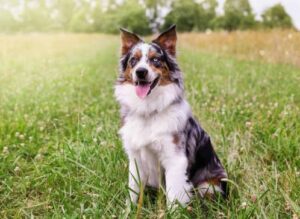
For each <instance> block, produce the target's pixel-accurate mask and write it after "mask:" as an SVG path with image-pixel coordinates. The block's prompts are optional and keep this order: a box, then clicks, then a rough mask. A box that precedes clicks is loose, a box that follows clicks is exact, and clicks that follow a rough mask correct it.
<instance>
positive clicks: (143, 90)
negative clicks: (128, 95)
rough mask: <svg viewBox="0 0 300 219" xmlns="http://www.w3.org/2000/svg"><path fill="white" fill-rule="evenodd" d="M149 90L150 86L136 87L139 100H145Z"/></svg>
mask: <svg viewBox="0 0 300 219" xmlns="http://www.w3.org/2000/svg"><path fill="white" fill-rule="evenodd" d="M149 90H150V84H146V85H136V86H135V92H136V95H138V96H139V98H141V99H144V98H145V97H146V96H147V94H148V92H149Z"/></svg>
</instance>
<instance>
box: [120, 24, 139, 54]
mask: <svg viewBox="0 0 300 219" xmlns="http://www.w3.org/2000/svg"><path fill="white" fill-rule="evenodd" d="M120 31H121V39H122V55H125V54H127V53H128V51H129V50H130V49H131V48H132V47H133V46H134V45H136V44H137V43H139V42H143V40H142V39H141V38H140V37H139V36H138V35H136V34H134V33H131V32H129V31H128V30H125V29H123V28H120Z"/></svg>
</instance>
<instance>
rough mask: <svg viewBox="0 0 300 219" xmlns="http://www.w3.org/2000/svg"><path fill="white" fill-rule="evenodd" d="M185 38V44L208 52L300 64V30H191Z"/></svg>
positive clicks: (271, 61) (183, 38)
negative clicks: (200, 31) (204, 31)
mask: <svg viewBox="0 0 300 219" xmlns="http://www.w3.org/2000/svg"><path fill="white" fill-rule="evenodd" d="M182 41H183V44H185V45H189V46H190V47H192V48H197V49H198V50H202V51H206V52H207V51H210V52H213V53H218V54H222V55H227V56H232V55H234V56H235V57H238V58H240V59H244V60H263V61H267V62H270V63H285V64H293V65H295V66H298V67H300V32H299V31H294V30H276V29H274V30H268V31H267V30H264V31H258V32H257V31H237V32H232V33H228V32H219V33H218V32H207V33H192V34H191V33H188V34H183V35H182Z"/></svg>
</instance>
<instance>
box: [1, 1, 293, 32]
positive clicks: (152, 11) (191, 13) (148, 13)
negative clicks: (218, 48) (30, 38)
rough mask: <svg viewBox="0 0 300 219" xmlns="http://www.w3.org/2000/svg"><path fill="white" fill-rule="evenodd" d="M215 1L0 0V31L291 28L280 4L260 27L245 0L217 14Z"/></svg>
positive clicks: (267, 14) (272, 9)
mask: <svg viewBox="0 0 300 219" xmlns="http://www.w3.org/2000/svg"><path fill="white" fill-rule="evenodd" d="M217 5H218V3H217V0H185V1H181V0H167V1H163V0H142V1H141V0H125V1H119V0H99V1H94V0H93V1H90V0H89V1H87V0H63V1H61V0H34V1H33V0H22V1H18V0H13V1H12V0H0V31H1V32H37V31H40V32H50V31H52V32H53V31H66V32H103V33H118V29H119V27H125V28H127V29H129V30H131V31H135V32H138V33H140V34H142V35H148V34H150V33H152V32H157V31H158V30H162V29H166V28H168V27H169V26H170V25H171V24H174V23H175V24H177V26H178V30H179V31H205V30H207V29H225V30H229V31H232V30H236V29H240V30H245V29H251V28H256V27H257V26H262V28H264V27H267V28H274V27H284V28H290V27H292V26H293V25H292V22H291V18H290V17H289V16H288V14H287V13H286V12H285V11H284V8H283V7H282V6H281V5H276V6H274V7H272V8H270V9H268V10H266V11H265V12H264V14H263V15H262V17H263V25H261V24H260V23H259V22H258V21H256V20H255V16H254V15H253V12H252V9H251V7H250V4H249V2H248V0H226V1H225V4H224V15H222V16H218V15H217V14H216V8H217Z"/></svg>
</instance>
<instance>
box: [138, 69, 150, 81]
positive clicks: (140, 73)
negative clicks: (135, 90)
mask: <svg viewBox="0 0 300 219" xmlns="http://www.w3.org/2000/svg"><path fill="white" fill-rule="evenodd" d="M135 73H136V76H137V78H138V79H145V78H146V76H147V73H148V70H147V69H146V68H138V69H137V70H136V71H135Z"/></svg>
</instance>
